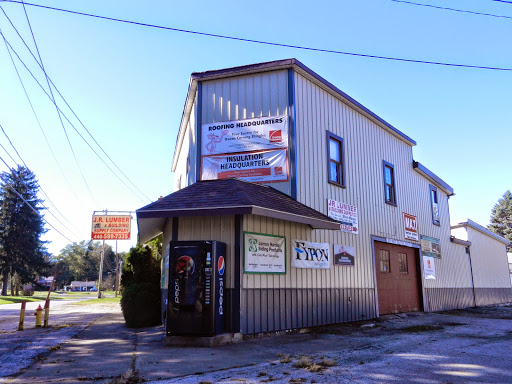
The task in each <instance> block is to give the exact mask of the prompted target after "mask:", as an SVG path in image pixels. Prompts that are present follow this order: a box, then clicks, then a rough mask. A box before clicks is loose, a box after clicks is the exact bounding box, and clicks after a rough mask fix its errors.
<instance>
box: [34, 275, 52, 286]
mask: <svg viewBox="0 0 512 384" xmlns="http://www.w3.org/2000/svg"><path fill="white" fill-rule="evenodd" d="M52 283H53V276H48V277H43V276H41V277H40V278H39V280H38V281H36V284H37V285H38V286H39V287H42V288H47V289H50V287H51V285H52Z"/></svg>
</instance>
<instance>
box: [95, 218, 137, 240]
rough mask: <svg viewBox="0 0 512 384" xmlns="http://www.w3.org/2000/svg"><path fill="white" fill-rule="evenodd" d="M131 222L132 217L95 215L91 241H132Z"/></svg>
mask: <svg viewBox="0 0 512 384" xmlns="http://www.w3.org/2000/svg"><path fill="white" fill-rule="evenodd" d="M131 220H132V217H131V216H130V215H123V216H114V215H93V216H92V231H91V232H92V233H91V239H93V240H130V230H131V225H132V224H131Z"/></svg>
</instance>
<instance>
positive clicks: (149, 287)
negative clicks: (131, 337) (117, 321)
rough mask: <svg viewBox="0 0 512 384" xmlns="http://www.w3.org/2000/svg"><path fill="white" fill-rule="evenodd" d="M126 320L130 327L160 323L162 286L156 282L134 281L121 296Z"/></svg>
mask: <svg viewBox="0 0 512 384" xmlns="http://www.w3.org/2000/svg"><path fill="white" fill-rule="evenodd" d="M121 309H122V310H123V316H124V320H125V321H126V325H127V326H128V327H130V328H141V327H151V326H154V325H159V324H160V323H161V319H160V286H159V285H157V284H154V283H141V284H138V283H133V284H130V285H129V286H128V287H127V288H126V289H125V290H124V291H123V296H122V297H121Z"/></svg>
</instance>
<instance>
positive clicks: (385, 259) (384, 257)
mask: <svg viewBox="0 0 512 384" xmlns="http://www.w3.org/2000/svg"><path fill="white" fill-rule="evenodd" d="M379 256H380V271H381V272H384V273H391V268H390V264H389V251H388V250H385V249H381V250H380V252H379Z"/></svg>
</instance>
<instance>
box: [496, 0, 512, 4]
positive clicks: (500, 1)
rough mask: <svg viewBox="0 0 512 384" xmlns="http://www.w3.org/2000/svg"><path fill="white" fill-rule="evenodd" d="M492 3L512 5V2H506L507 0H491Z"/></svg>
mask: <svg viewBox="0 0 512 384" xmlns="http://www.w3.org/2000/svg"><path fill="white" fill-rule="evenodd" d="M491 1H497V2H498V3H507V4H512V1H505V0H491Z"/></svg>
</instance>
